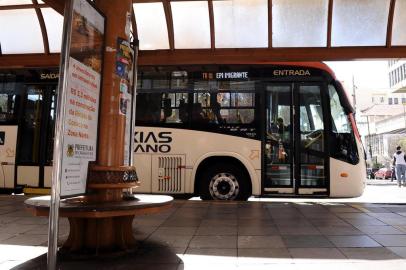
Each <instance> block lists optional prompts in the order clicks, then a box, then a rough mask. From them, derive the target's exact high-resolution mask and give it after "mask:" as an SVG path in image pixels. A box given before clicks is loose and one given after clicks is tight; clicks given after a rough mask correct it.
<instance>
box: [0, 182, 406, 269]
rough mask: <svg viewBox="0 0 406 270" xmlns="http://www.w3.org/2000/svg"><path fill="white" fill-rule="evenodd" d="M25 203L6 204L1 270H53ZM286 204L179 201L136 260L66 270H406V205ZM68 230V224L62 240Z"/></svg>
mask: <svg viewBox="0 0 406 270" xmlns="http://www.w3.org/2000/svg"><path fill="white" fill-rule="evenodd" d="M380 183H383V182H380ZM400 190H401V191H402V192H404V193H405V194H406V188H404V189H403V188H402V189H400ZM393 192H395V191H393ZM396 192H400V191H398V190H396ZM25 198H26V197H24V196H0V269H46V266H45V264H46V257H45V255H44V253H45V252H46V242H47V220H46V219H44V218H39V217H32V216H30V214H29V213H28V212H26V211H25V210H24V207H23V201H24V199H25ZM286 200H287V199H285V202H280V201H261V202H255V201H253V202H252V201H251V202H240V203H234V202H231V203H220V202H202V201H190V200H189V201H188V200H176V201H175V202H174V205H173V207H172V208H171V209H170V210H167V211H165V212H161V213H159V214H154V215H148V216H142V217H138V218H137V219H136V220H135V221H134V224H133V227H134V232H135V234H136V236H137V239H138V240H139V241H140V248H139V249H138V250H137V251H136V252H135V253H134V254H131V255H129V256H126V257H122V258H119V259H108V258H102V259H99V260H94V261H63V262H62V263H61V265H60V269H75V270H80V269H143V270H147V269H177V270H183V269H222V270H227V269H241V270H242V269H287V270H290V269H295V270H296V269H297V270H299V269H300V270H303V269H304V270H306V269H311V270H316V269H323V270H325V269H329V270H330V269H337V270H338V269H339V270H342V269H357V270H358V269H368V270H374V269H385V270H391V269H399V270H400V269H402V270H404V269H406V203H405V204H399V203H398V204H382V203H381V204H371V203H360V202H347V203H341V202H336V201H331V200H324V201H317V202H302V201H286ZM404 202H406V201H404ZM68 230H69V225H68V224H67V221H66V220H65V219H62V220H61V224H60V235H61V236H60V239H61V240H63V239H65V238H66V236H67V232H68Z"/></svg>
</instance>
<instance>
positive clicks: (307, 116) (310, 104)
mask: <svg viewBox="0 0 406 270" xmlns="http://www.w3.org/2000/svg"><path fill="white" fill-rule="evenodd" d="M300 91H301V92H300V97H299V100H300V134H301V143H302V146H303V147H304V149H312V150H317V151H324V138H323V131H324V123H323V110H322V107H321V96H320V87H319V86H301V87H300Z"/></svg>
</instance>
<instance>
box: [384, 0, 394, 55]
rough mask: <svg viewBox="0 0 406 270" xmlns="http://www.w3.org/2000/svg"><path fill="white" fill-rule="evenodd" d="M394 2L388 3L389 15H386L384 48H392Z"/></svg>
mask: <svg viewBox="0 0 406 270" xmlns="http://www.w3.org/2000/svg"><path fill="white" fill-rule="evenodd" d="M395 6H396V0H391V1H390V6H389V15H388V28H387V30H386V47H388V48H389V47H391V46H392V27H393V15H394V13H395Z"/></svg>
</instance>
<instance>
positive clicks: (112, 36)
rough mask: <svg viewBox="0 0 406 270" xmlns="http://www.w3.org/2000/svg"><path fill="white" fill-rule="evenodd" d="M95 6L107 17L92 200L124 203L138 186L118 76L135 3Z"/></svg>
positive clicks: (104, 0)
mask: <svg viewBox="0 0 406 270" xmlns="http://www.w3.org/2000/svg"><path fill="white" fill-rule="evenodd" d="M95 4H96V6H97V7H98V8H99V9H100V11H101V12H102V13H104V15H105V16H106V31H105V50H104V61H103V62H104V63H103V75H102V78H103V79H102V89H101V101H100V102H101V105H100V119H99V137H98V138H99V141H98V150H97V160H96V162H95V164H92V165H91V166H89V177H88V188H89V189H90V191H91V193H93V195H94V194H96V196H93V197H90V199H91V200H94V201H120V200H122V197H123V192H122V189H123V188H131V187H135V186H136V185H137V182H136V179H135V178H136V174H135V168H132V167H129V166H124V138H125V124H126V116H125V115H123V114H122V113H120V88H121V87H122V85H121V84H122V83H123V80H122V78H121V77H120V76H119V75H118V74H116V61H117V58H116V57H117V50H118V48H117V41H118V39H119V38H121V39H124V40H127V41H129V38H130V37H129V26H130V25H128V22H127V18H128V16H129V15H131V12H132V1H131V0H120V1H110V0H96V1H95ZM126 29H127V32H126ZM127 87H130V86H129V85H127ZM130 154H131V153H130Z"/></svg>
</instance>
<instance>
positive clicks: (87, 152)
mask: <svg viewBox="0 0 406 270" xmlns="http://www.w3.org/2000/svg"><path fill="white" fill-rule="evenodd" d="M72 6H73V11H72V24H71V42H70V49H69V58H68V60H67V70H66V73H65V76H66V89H65V90H66V91H65V95H66V103H65V104H64V107H65V118H64V119H63V120H62V121H63V126H64V133H63V136H64V139H63V146H62V149H61V150H62V164H61V165H62V174H61V178H60V179H61V193H60V195H61V197H67V196H73V195H79V194H83V193H85V191H86V178H87V169H88V164H89V161H94V160H96V146H97V127H98V117H99V116H98V115H99V113H98V112H99V100H100V98H99V95H100V87H101V75H102V74H101V72H102V70H101V69H102V57H103V41H104V17H103V15H101V14H100V13H99V12H98V11H97V10H96V9H95V8H94V7H93V6H92V5H91V4H90V3H88V2H87V1H79V0H75V1H73V5H72Z"/></svg>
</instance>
